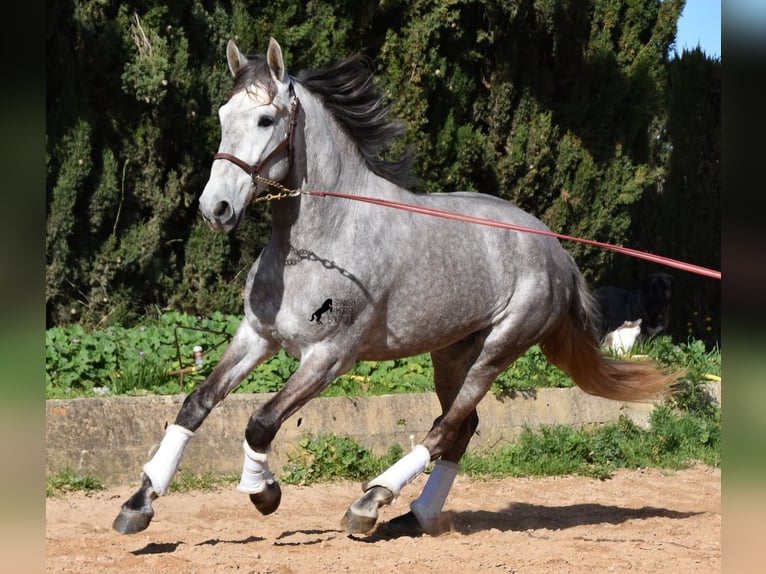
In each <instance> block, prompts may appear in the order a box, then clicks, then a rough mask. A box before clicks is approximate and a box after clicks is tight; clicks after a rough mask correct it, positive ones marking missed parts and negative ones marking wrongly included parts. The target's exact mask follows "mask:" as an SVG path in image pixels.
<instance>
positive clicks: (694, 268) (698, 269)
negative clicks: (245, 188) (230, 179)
mask: <svg viewBox="0 0 766 574" xmlns="http://www.w3.org/2000/svg"><path fill="white" fill-rule="evenodd" d="M253 177H254V178H255V179H256V180H258V181H261V182H262V183H265V184H267V185H269V186H271V187H274V188H276V189H279V190H280V191H279V192H278V193H269V194H267V195H264V196H260V197H257V198H255V199H254V200H253V201H254V202H261V201H272V200H277V199H286V198H288V197H297V196H300V195H310V196H314V197H338V198H341V199H350V200H352V201H362V202H364V203H372V204H373V205H380V206H383V207H390V208H393V209H401V210H403V211H410V212H412V213H420V214H423V215H430V216H433V217H441V218H442V219H451V220H453V221H463V222H465V223H473V224H476V225H486V226H488V227H497V228H500V229H508V230H511V231H519V232H523V233H532V234H536V235H545V236H547V237H555V238H556V239H565V240H567V241H576V242H578V243H584V244H586V245H592V246H594V247H599V248H601V249H608V250H610V251H615V252H617V253H621V254H623V255H628V256H630V257H636V258H637V259H644V260H646V261H651V262H652V263H658V264H660V265H665V266H667V267H674V268H675V269H680V270H682V271H688V272H689V273H695V274H697V275H702V276H704V277H710V278H712V279H718V280H720V279H721V272H720V271H716V270H714V269H709V268H707V267H702V266H700V265H694V264H693V263H686V262H684V261H678V260H677V259H671V258H670V257H665V256H663V255H655V254H654V253H648V252H646V251H640V250H638V249H631V248H630V247H622V246H620V245H613V244H611V243H604V242H601V241H594V240H593V239H583V238H582V237H574V236H571V235H563V234H561V233H554V232H553V231H545V230H542V229H532V228H529V227H524V226H522V225H515V224H513V223H506V222H503V221H495V220H494V219H485V218H483V217H474V216H472V215H463V214H460V213H453V212H451V211H444V210H441V209H434V208H432V207H423V206H421V205H412V204H411V203H402V202H399V201H391V200H388V199H381V198H378V197H368V196H364V195H351V194H348V193H338V192H334V191H311V190H300V189H288V188H287V187H285V186H284V185H282V184H281V183H279V182H277V181H273V180H270V179H267V178H264V177H261V176H260V175H257V174H256V175H254V176H253Z"/></svg>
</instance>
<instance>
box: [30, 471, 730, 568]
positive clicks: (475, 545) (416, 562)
mask: <svg viewBox="0 0 766 574" xmlns="http://www.w3.org/2000/svg"><path fill="white" fill-rule="evenodd" d="M424 481H425V476H420V477H418V478H417V479H416V480H415V481H414V482H413V483H412V484H411V485H409V486H408V487H406V488H405V489H404V490H403V492H402V495H401V497H400V498H399V499H398V500H397V501H396V502H395V503H394V504H393V505H392V506H388V507H383V508H382V509H381V515H380V520H379V522H378V525H377V527H376V529H375V530H373V531H371V532H370V533H368V534H367V535H364V536H349V535H348V534H347V533H345V532H344V531H343V530H342V529H341V528H340V519H341V517H342V516H343V513H344V512H345V510H346V508H347V507H348V505H349V504H350V503H351V502H353V501H354V499H355V498H356V497H357V496H358V495H359V494H361V489H360V485H359V484H357V483H349V482H346V483H338V484H325V485H315V486H310V487H297V486H283V496H282V505H281V506H280V508H279V510H277V512H275V513H274V514H272V515H270V516H266V517H263V516H261V515H259V514H258V513H257V511H256V510H255V508H253V507H252V506H251V505H250V502H249V500H248V499H247V497H246V496H245V495H243V494H240V493H238V492H236V491H235V490H234V487H233V486H231V487H227V488H223V489H220V490H217V491H215V492H192V493H173V492H171V493H170V494H168V495H167V496H165V497H163V498H160V499H159V500H157V501H155V503H154V508H155V513H156V514H155V518H154V520H153V521H152V523H151V525H150V526H149V528H148V529H147V530H145V531H144V532H141V533H139V534H135V535H132V536H123V535H120V534H118V533H117V532H115V531H114V530H112V528H111V523H112V520H113V519H114V517H115V516H116V514H117V512H118V511H119V508H120V505H121V504H122V502H123V501H124V500H125V499H126V498H127V497H128V496H129V495H130V494H132V492H133V490H134V487H133V486H127V487H119V488H112V489H109V490H106V491H100V492H97V493H94V494H82V493H73V494H68V495H64V496H61V497H54V498H49V499H48V500H47V502H46V513H47V517H46V536H45V546H46V569H45V571H46V572H49V573H54V572H55V573H58V572H77V573H86V572H87V573H91V572H92V573H99V574H104V573H120V574H127V573H135V574H165V573H167V574H195V573H196V574H217V573H232V572H237V573H242V574H267V573H268V574H277V573H278V574H293V573H295V574H299V573H307V574H313V573H315V572H323V573H335V572H354V573H355V574H368V573H378V572H380V573H386V574H390V573H391V572H394V570H395V571H396V572H397V573H402V574H404V573H410V572H412V573H415V572H417V573H418V574H423V573H424V572H434V573H439V574H442V573H448V572H459V573H461V574H464V573H468V572H516V573H538V572H539V573H557V574H559V573H561V574H563V573H571V574H595V573H601V572H631V573H638V572H646V573H659V572H662V573H665V572H673V573H674V574H682V573H689V574H692V573H693V574H703V573H706V572H720V570H721V543H720V542H721V471H720V469H717V468H709V467H705V466H695V467H694V468H692V469H689V470H684V471H677V472H676V471H662V470H654V469H652V470H638V471H620V472H617V473H616V474H615V475H614V477H613V478H611V479H610V480H605V481H600V480H595V479H589V478H582V477H564V478H535V479H531V478H522V479H518V478H516V479H505V480H492V481H476V480H472V479H469V478H467V477H465V476H462V475H460V476H458V477H457V480H456V481H455V485H454V487H453V489H452V491H451V493H450V496H449V498H448V499H447V503H446V505H445V508H444V521H445V531H444V532H443V533H442V534H441V535H439V536H425V535H421V534H418V533H413V532H411V531H406V530H403V529H401V528H395V527H394V526H392V525H391V524H389V523H388V521H389V520H391V519H392V518H394V517H396V516H398V515H400V514H402V513H404V512H406V511H407V510H408V509H409V502H410V501H411V500H412V499H414V498H415V497H416V496H417V494H418V493H419V491H420V489H421V488H422V485H423V484H424Z"/></svg>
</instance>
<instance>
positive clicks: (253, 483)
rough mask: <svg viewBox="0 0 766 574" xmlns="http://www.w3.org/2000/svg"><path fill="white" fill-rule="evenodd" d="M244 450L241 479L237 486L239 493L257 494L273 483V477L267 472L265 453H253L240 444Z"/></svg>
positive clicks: (243, 444)
mask: <svg viewBox="0 0 766 574" xmlns="http://www.w3.org/2000/svg"><path fill="white" fill-rule="evenodd" d="M242 446H243V447H244V449H245V462H244V464H243V465H242V478H241V479H240V481H239V484H238V485H237V490H238V491H239V492H244V493H245V494H257V493H259V492H263V491H264V490H266V487H267V486H268V485H269V484H272V483H273V482H274V475H273V474H271V471H270V470H269V464H268V462H266V459H267V458H268V456H267V454H266V453H261V452H255V451H254V450H253V449H251V448H250V445H249V444H247V441H244V442H243V443H242Z"/></svg>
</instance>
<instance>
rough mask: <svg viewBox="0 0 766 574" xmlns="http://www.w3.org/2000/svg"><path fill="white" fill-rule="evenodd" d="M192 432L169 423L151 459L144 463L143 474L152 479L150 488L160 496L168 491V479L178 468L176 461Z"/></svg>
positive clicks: (192, 434)
mask: <svg viewBox="0 0 766 574" xmlns="http://www.w3.org/2000/svg"><path fill="white" fill-rule="evenodd" d="M193 436H194V432H192V431H190V430H189V429H186V428H184V427H182V426H179V425H170V426H168V428H167V429H166V430H165V436H164V437H162V442H160V447H159V448H158V449H157V452H155V453H154V456H153V457H152V460H150V461H149V462H147V463H146V464H145V465H144V474H146V476H148V477H149V480H151V481H152V488H153V489H154V491H155V492H156V493H157V494H158V495H159V496H162V495H163V494H165V493H166V492H167V491H168V486H170V481H171V480H173V475H174V474H175V473H176V470H178V463H179V462H181V456H182V455H183V453H184V449H185V448H186V443H187V442H188V441H189V439H190V438H191V437H193Z"/></svg>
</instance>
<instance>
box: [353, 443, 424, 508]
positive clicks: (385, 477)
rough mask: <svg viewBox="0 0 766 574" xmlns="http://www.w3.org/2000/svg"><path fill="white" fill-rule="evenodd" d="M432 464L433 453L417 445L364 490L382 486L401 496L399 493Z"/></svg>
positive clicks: (366, 485) (367, 484)
mask: <svg viewBox="0 0 766 574" xmlns="http://www.w3.org/2000/svg"><path fill="white" fill-rule="evenodd" d="M429 462H431V453H430V452H428V449H427V448H426V447H424V446H423V445H422V444H419V445H416V446H415V448H413V449H412V451H411V452H409V453H408V454H406V455H404V456H403V457H402V458H400V459H399V460H398V461H397V462H396V463H394V465H393V466H391V467H390V468H389V469H388V470H386V471H384V472H383V474H380V475H378V476H377V477H375V478H373V479H372V480H371V481H369V482H367V483H365V484H364V485H363V486H362V489H363V490H365V491H366V490H369V489H370V488H372V487H373V486H382V487H384V488H387V489H388V490H390V491H391V492H393V493H394V497H397V496H399V492H400V491H401V490H402V487H404V486H405V485H406V484H409V483H410V482H412V480H413V479H414V478H415V477H416V476H417V475H419V474H420V473H421V472H423V471H424V470H425V468H426V465H427V464H428V463H429Z"/></svg>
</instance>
